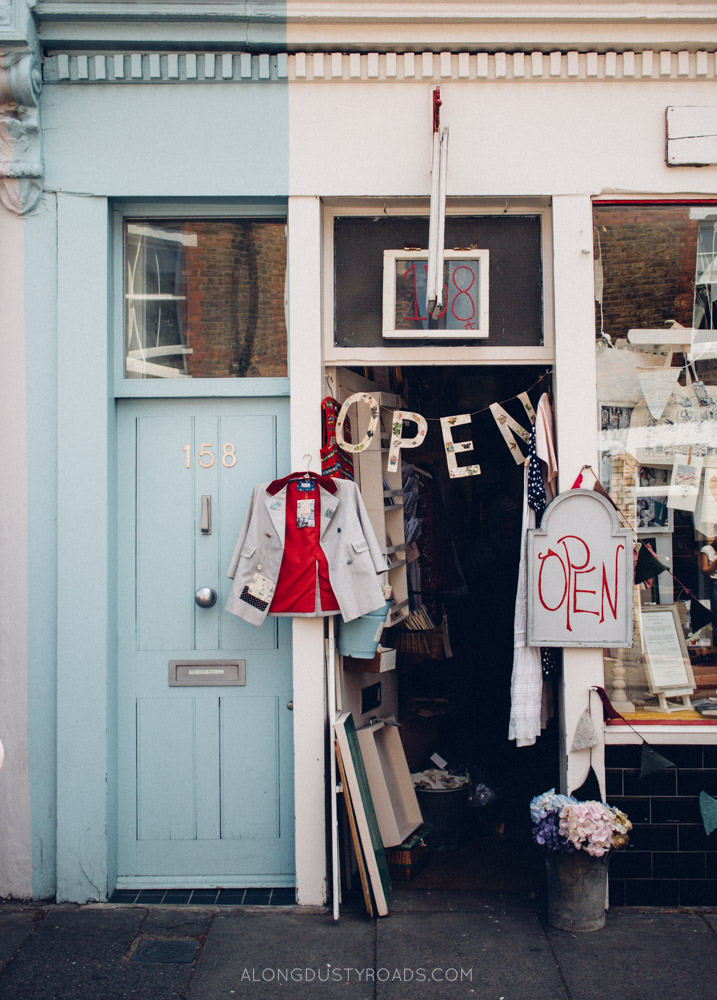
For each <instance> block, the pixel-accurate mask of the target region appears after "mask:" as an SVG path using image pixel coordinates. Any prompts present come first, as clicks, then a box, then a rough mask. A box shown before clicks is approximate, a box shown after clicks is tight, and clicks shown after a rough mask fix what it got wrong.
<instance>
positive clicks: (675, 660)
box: [640, 604, 695, 697]
mask: <svg viewBox="0 0 717 1000" xmlns="http://www.w3.org/2000/svg"><path fill="white" fill-rule="evenodd" d="M640 628H641V632H642V647H643V651H644V659H645V673H646V675H647V684H648V687H649V689H650V691H651V693H652V694H665V695H667V696H668V697H675V696H681V695H690V694H692V693H693V692H694V690H695V677H694V674H693V672H692V663H691V661H690V654H689V652H688V650H687V644H686V643H685V637H684V635H683V632H682V625H681V623H680V618H679V615H678V613H677V606H676V605H675V604H645V605H643V606H642V607H641V609H640Z"/></svg>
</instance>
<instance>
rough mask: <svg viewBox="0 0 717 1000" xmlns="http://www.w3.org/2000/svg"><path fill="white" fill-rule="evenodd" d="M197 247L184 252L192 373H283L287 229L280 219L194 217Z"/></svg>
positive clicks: (185, 314) (186, 323) (183, 281)
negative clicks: (272, 220) (271, 220)
mask: <svg viewBox="0 0 717 1000" xmlns="http://www.w3.org/2000/svg"><path fill="white" fill-rule="evenodd" d="M185 231H186V232H191V233H196V235H197V246H196V247H186V248H185V251H184V253H183V255H182V275H181V284H182V294H183V295H184V296H186V298H185V302H184V309H183V316H182V320H183V326H184V334H185V341H186V344H187V346H188V347H190V348H191V350H192V353H191V354H190V355H188V357H187V367H188V372H189V374H190V375H192V376H194V377H203V378H230V377H255V378H258V377H263V378H276V377H283V376H286V375H287V370H288V369H287V338H286V320H285V309H284V291H285V277H286V232H285V224H284V222H283V221H281V222H265V221H255V220H251V221H250V220H234V219H232V220H222V221H214V220H192V221H190V222H187V223H185Z"/></svg>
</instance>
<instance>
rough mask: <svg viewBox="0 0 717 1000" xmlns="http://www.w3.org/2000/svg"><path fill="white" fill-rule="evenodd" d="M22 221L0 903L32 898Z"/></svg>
mask: <svg viewBox="0 0 717 1000" xmlns="http://www.w3.org/2000/svg"><path fill="white" fill-rule="evenodd" d="M24 225H25V223H24V220H23V219H22V218H20V217H18V216H16V215H13V214H11V213H9V212H7V211H6V210H5V209H4V208H3V207H2V206H0V261H2V265H1V266H0V323H1V327H0V428H2V434H0V469H2V475H0V511H1V512H2V515H1V516H0V739H2V741H3V744H4V746H5V763H4V766H3V769H2V771H0V830H2V834H0V896H7V897H11V898H18V899H26V898H29V897H30V896H31V895H32V857H31V840H30V780H29V765H28V739H27V579H28V566H27V478H28V475H27V418H26V399H25V306H24V294H25V273H24V272H25V246H24V243H25V240H24Z"/></svg>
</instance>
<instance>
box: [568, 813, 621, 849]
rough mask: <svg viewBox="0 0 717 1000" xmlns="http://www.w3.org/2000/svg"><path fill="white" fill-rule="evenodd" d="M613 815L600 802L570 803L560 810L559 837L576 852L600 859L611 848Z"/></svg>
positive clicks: (613, 830)
mask: <svg viewBox="0 0 717 1000" xmlns="http://www.w3.org/2000/svg"><path fill="white" fill-rule="evenodd" d="M614 833H615V813H614V812H613V810H612V809H611V808H610V807H609V806H606V805H603V803H602V802H570V803H568V804H566V805H564V806H563V808H562V809H561V810H560V835H561V836H562V837H565V839H566V840H567V841H568V842H569V843H571V844H572V845H573V846H574V847H575V848H576V850H583V851H587V853H588V854H592V855H593V856H594V857H598V858H599V857H601V856H602V855H603V854H605V853H606V852H607V851H609V850H610V848H611V847H612V842H613V834H614Z"/></svg>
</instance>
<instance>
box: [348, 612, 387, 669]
mask: <svg viewBox="0 0 717 1000" xmlns="http://www.w3.org/2000/svg"><path fill="white" fill-rule="evenodd" d="M390 607H391V602H390V601H386V602H385V604H382V605H381V607H380V608H376V610H375V611H369V612H368V614H365V615H361V617H360V618H354V619H353V621H350V622H345V621H343V619H342V618H339V653H341V655H342V656H355V657H356V658H357V659H360V660H372V659H373V657H374V656H375V655H376V650H377V649H378V644H379V642H380V640H381V633H382V632H383V626H384V622H385V621H386V615H387V614H388V609H389V608H390Z"/></svg>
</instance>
